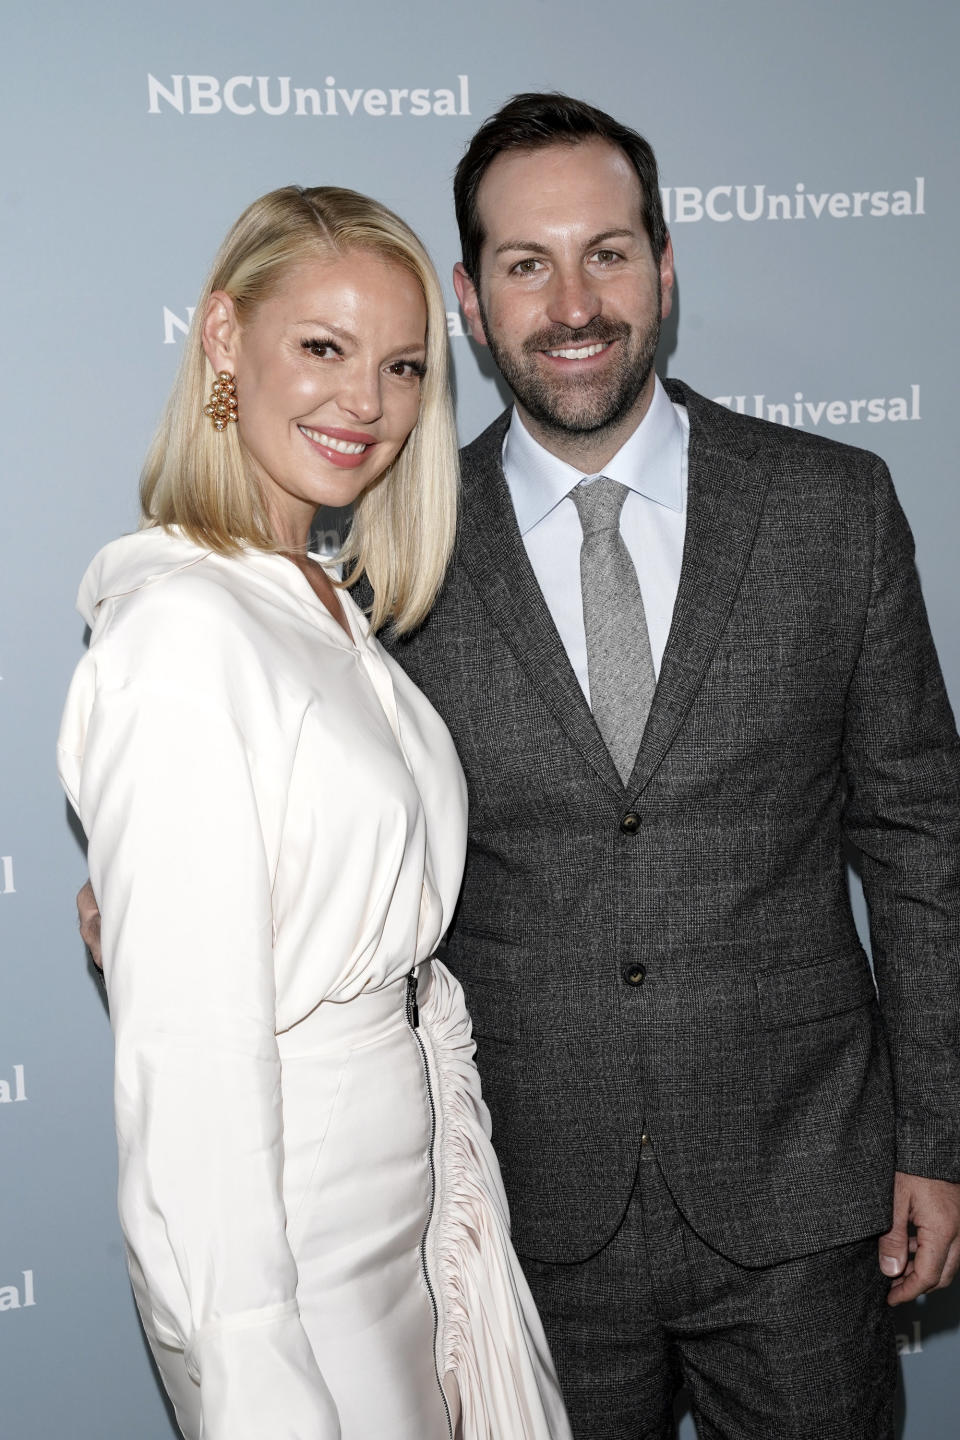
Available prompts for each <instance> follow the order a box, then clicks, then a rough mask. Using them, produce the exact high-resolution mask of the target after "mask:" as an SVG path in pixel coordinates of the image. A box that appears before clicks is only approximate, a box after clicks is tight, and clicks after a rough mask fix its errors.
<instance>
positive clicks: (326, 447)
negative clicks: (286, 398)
mask: <svg viewBox="0 0 960 1440" xmlns="http://www.w3.org/2000/svg"><path fill="white" fill-rule="evenodd" d="M297 429H298V430H299V431H300V434H301V435H302V436H303V437H304V439H305V440H307V441H309V443H310V445H311V446H312V447H313V449H314V450H317V451H319V453H320V454H321V455H322V456H323V457H324V459H325V460H329V461H330V463H331V464H332V465H337V466H338V467H339V468H340V469H341V470H354V469H356V467H357V466H358V465H362V464H363V462H364V460H365V459H366V457H367V454H368V452H369V451H370V450H371V449H372V448H373V446H374V445H375V444H376V443H377V442H376V441H375V440H371V439H370V437H369V435H361V434H359V433H358V432H357V431H355V430H340V429H328V430H316V429H314V428H313V427H312V426H310V425H298V426H297Z"/></svg>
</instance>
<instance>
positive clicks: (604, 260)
mask: <svg viewBox="0 0 960 1440" xmlns="http://www.w3.org/2000/svg"><path fill="white" fill-rule="evenodd" d="M593 258H594V260H598V261H599V262H600V264H601V265H613V264H615V263H616V261H617V260H619V259H620V258H621V257H620V256H619V255H618V254H617V252H616V250H597V251H596V252H595V254H594V257H593Z"/></svg>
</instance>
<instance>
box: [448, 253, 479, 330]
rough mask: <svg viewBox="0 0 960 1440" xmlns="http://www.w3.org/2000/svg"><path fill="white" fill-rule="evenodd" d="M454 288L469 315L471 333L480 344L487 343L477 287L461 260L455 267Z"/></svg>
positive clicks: (464, 310) (467, 315) (466, 313)
mask: <svg viewBox="0 0 960 1440" xmlns="http://www.w3.org/2000/svg"><path fill="white" fill-rule="evenodd" d="M453 288H454V290H456V292H457V299H458V300H459V301H460V309H461V310H462V311H463V313H464V315H465V316H466V317H467V324H468V325H469V326H470V334H471V335H472V336H473V338H474V340H476V342H477V344H478V345H486V343H487V337H486V335H485V334H484V333H483V323H482V321H481V319H480V302H479V300H478V298H477V287H476V285H474V283H473V281H472V280H471V279H470V276H469V275H468V274H467V272H466V270H465V269H464V268H463V265H462V263H461V262H460V261H459V260H458V261H457V263H456V265H454V267H453Z"/></svg>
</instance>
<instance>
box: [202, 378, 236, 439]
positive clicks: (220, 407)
mask: <svg viewBox="0 0 960 1440" xmlns="http://www.w3.org/2000/svg"><path fill="white" fill-rule="evenodd" d="M203 413H204V415H209V416H210V419H211V420H212V421H213V428H214V430H226V428H227V425H228V424H229V422H230V421H231V420H236V418H237V382H236V380H234V378H233V376H232V375H231V374H230V371H229V370H221V371H220V374H219V375H218V376H217V378H216V380H214V382H213V389H212V390H211V391H210V403H209V404H208V405H204V407H203Z"/></svg>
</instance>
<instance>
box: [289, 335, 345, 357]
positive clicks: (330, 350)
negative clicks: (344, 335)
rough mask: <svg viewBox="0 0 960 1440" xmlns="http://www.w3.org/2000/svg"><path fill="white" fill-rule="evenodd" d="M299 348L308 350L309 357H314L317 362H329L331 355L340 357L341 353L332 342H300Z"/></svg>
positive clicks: (338, 347) (337, 346)
mask: <svg viewBox="0 0 960 1440" xmlns="http://www.w3.org/2000/svg"><path fill="white" fill-rule="evenodd" d="M300 345H301V348H302V349H304V350H309V352H310V354H311V355H316V357H317V359H318V360H329V359H330V358H331V356H333V355H342V354H343V351H342V350H341V349H340V346H339V345H335V344H334V343H333V341H332V340H301V342H300Z"/></svg>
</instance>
